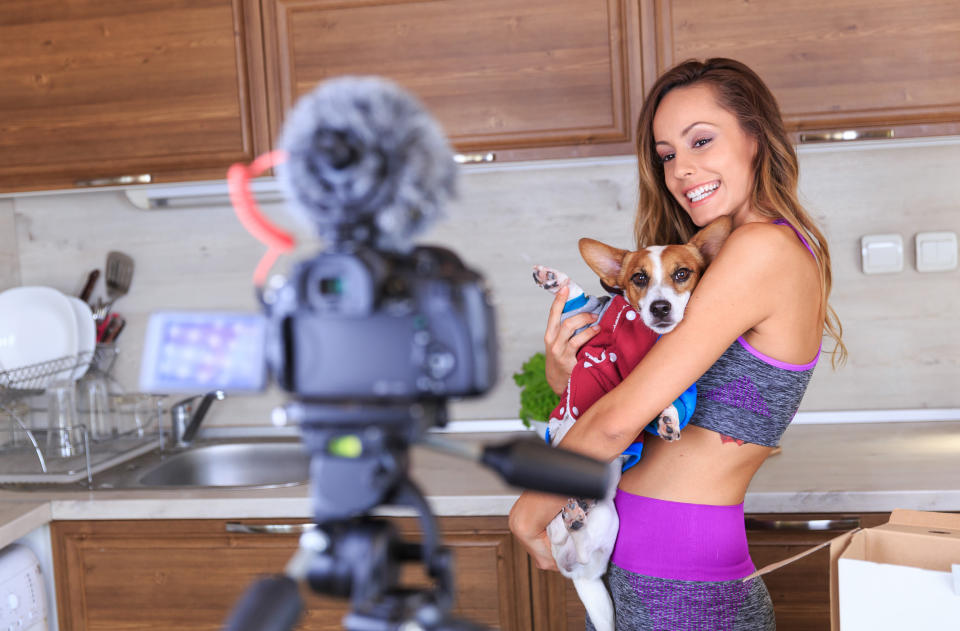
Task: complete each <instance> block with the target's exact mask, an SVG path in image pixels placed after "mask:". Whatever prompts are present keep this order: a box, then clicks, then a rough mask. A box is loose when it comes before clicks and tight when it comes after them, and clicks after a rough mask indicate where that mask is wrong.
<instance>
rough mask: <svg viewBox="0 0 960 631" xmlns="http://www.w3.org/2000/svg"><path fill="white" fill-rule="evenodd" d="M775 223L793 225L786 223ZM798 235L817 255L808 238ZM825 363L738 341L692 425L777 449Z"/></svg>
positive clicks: (711, 375) (710, 375)
mask: <svg viewBox="0 0 960 631" xmlns="http://www.w3.org/2000/svg"><path fill="white" fill-rule="evenodd" d="M774 223H776V224H785V225H790V224H789V223H787V222H786V221H784V220H782V219H778V220H776V221H774ZM794 231H795V232H796V229H794ZM797 236H798V237H799V238H800V240H801V241H803V244H804V245H805V246H807V249H808V250H810V253H811V254H814V252H813V249H812V248H811V247H810V244H809V243H807V240H806V239H804V238H803V235H802V234H800V233H799V232H797ZM814 256H816V255H815V254H814ZM819 358H820V353H819V352H818V353H817V356H816V357H815V358H814V359H813V361H811V362H810V363H809V364H788V363H786V362H782V361H779V360H776V359H774V358H772V357H768V356H767V355H764V354H763V353H761V352H760V351H758V350H757V349H755V348H753V347H752V346H750V344H748V343H747V341H746V340H745V339H743V336H740V337H738V338H737V340H736V341H735V342H734V343H733V344H731V345H730V347H729V348H727V350H725V351H724V352H723V355H721V356H720V357H719V358H718V359H717V361H716V362H715V363H714V364H713V366H711V367H710V368H709V369H708V370H707V372H705V373H704V374H703V376H702V377H700V379H698V380H697V406H696V409H695V410H694V412H693V416H692V417H691V418H690V424H691V425H697V426H699V427H704V428H706V429H710V430H713V431H715V432H719V433H720V434H723V435H726V436H729V437H730V438H733V439H736V440H738V441H743V442H747V443H755V444H757V445H764V446H766V447H776V446H777V445H778V444H779V443H780V437H781V436H783V432H784V431H786V429H787V426H788V425H789V424H790V421H792V420H793V417H794V416H795V415H796V413H797V409H798V408H799V407H800V401H801V399H803V395H804V393H805V392H806V391H807V385H808V384H809V383H810V377H811V376H812V375H813V369H814V367H815V366H816V365H817V360H818V359H819Z"/></svg>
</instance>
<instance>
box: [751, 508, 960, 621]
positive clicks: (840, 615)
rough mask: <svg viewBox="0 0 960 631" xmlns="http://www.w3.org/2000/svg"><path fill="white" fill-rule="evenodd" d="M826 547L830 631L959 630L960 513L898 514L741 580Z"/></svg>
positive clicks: (902, 511)
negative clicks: (878, 524) (827, 554)
mask: <svg viewBox="0 0 960 631" xmlns="http://www.w3.org/2000/svg"><path fill="white" fill-rule="evenodd" d="M826 546H830V617H831V621H830V628H831V630H832V631H902V630H903V629H916V630H917V631H921V630H922V631H948V630H949V631H958V630H960V514H949V513H931V512H925V511H912V510H902V509H897V510H894V511H893V513H892V514H891V515H890V521H888V522H887V523H885V524H883V525H882V526H876V527H874V528H857V529H856V530H851V531H850V532H846V533H844V534H842V535H840V536H839V537H835V538H833V539H831V540H830V541H826V542H824V543H822V544H820V545H818V546H815V547H813V548H810V549H809V550H805V551H803V552H801V553H800V554H797V555H794V556H792V557H790V558H788V559H784V560H783V561H779V562H777V563H771V564H770V565H768V566H766V567H764V568H762V569H760V570H757V571H756V572H754V573H753V574H751V575H750V576H748V577H747V578H745V579H743V580H745V581H746V580H749V579H751V578H753V577H754V576H762V575H764V574H767V573H769V572H772V571H774V570H776V569H778V568H781V567H783V566H785V565H789V564H790V563H793V562H794V561H796V560H797V559H801V558H803V557H805V556H807V555H808V554H811V553H813V552H816V551H817V550H819V549H821V548H824V547H826Z"/></svg>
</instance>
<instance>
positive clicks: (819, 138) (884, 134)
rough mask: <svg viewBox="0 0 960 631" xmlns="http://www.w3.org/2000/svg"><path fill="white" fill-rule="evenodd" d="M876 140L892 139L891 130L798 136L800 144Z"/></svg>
mask: <svg viewBox="0 0 960 631" xmlns="http://www.w3.org/2000/svg"><path fill="white" fill-rule="evenodd" d="M878 138H893V130H892V129H867V130H860V131H858V130H855V129H847V130H844V131H825V132H817V133H812V134H800V143H801V144H803V143H813V142H837V141H843V140H876V139H878Z"/></svg>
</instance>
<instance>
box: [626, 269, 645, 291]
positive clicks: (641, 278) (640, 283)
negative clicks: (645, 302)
mask: <svg viewBox="0 0 960 631" xmlns="http://www.w3.org/2000/svg"><path fill="white" fill-rule="evenodd" d="M630 282H631V283H633V284H634V285H636V286H637V287H641V288H643V287H646V286H647V275H646V274H645V273H643V272H637V273H636V274H634V275H633V276H631V277H630Z"/></svg>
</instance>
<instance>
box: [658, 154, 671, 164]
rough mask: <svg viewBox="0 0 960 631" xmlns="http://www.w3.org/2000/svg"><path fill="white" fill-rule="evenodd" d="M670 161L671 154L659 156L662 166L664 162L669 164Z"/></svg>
mask: <svg viewBox="0 0 960 631" xmlns="http://www.w3.org/2000/svg"><path fill="white" fill-rule="evenodd" d="M671 160H673V154H672V153H666V154H664V155H662V156H660V164H663V163H664V162H669V161H671Z"/></svg>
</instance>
